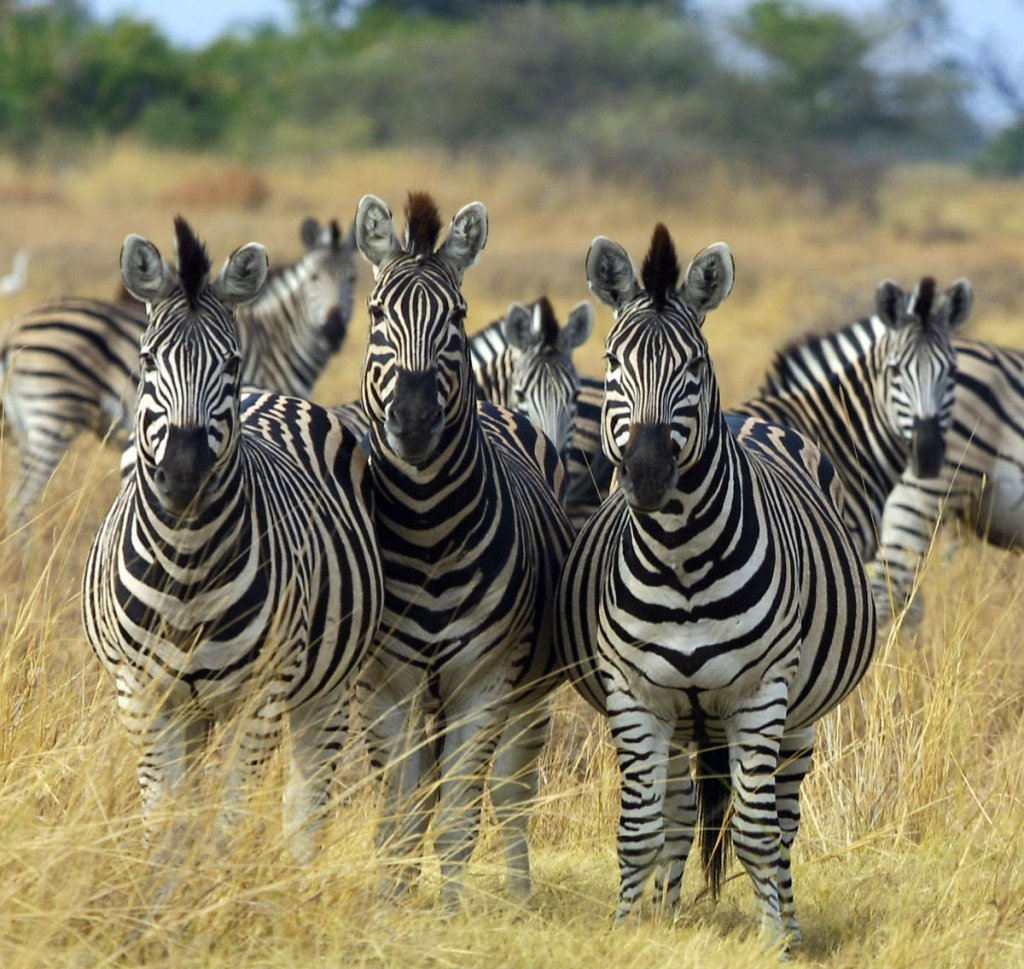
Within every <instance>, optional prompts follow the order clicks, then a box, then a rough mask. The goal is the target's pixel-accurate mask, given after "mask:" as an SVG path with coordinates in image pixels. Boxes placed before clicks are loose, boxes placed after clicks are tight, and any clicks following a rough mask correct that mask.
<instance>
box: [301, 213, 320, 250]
mask: <svg viewBox="0 0 1024 969" xmlns="http://www.w3.org/2000/svg"><path fill="white" fill-rule="evenodd" d="M299 237H300V238H301V239H302V244H303V245H304V246H305V247H306V248H307V249H315V248H316V247H317V245H318V244H319V242H320V223H319V222H318V221H317V220H316V219H315V218H313V216H309V217H308V218H305V219H303V220H302V227H301V228H300V229H299Z"/></svg>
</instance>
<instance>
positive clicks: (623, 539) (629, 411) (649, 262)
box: [556, 224, 875, 941]
mask: <svg viewBox="0 0 1024 969" xmlns="http://www.w3.org/2000/svg"><path fill="white" fill-rule="evenodd" d="M586 266H587V277H588V279H589V282H590V287H591V290H592V291H593V293H594V294H595V296H597V297H598V298H599V299H600V300H602V301H603V302H605V303H607V304H608V305H610V306H611V307H613V308H614V310H615V319H614V324H613V327H612V329H611V332H610V333H609V334H608V337H607V341H606V344H605V349H606V355H605V359H606V368H607V369H606V377H605V387H606V396H605V404H604V410H603V415H602V424H601V430H602V440H603V444H604V448H605V450H606V451H607V453H608V456H609V458H610V459H611V460H612V462H613V463H614V464H615V466H616V468H617V473H618V479H619V483H620V488H619V489H618V490H617V491H615V492H614V493H613V494H612V495H611V497H610V498H609V499H608V500H606V501H605V502H604V504H603V505H602V506H601V508H600V510H599V511H598V513H597V514H596V515H595V516H594V517H593V518H591V519H590V520H589V521H588V522H587V523H586V524H585V525H584V526H583V528H582V530H581V531H580V533H579V534H578V535H577V537H576V541H575V543H574V544H573V547H572V550H571V551H570V553H569V556H568V558H567V559H566V562H565V567H564V569H563V572H562V579H561V581H560V583H559V589H558V602H557V632H556V648H557V651H558V655H559V659H560V661H561V662H562V663H563V664H565V667H566V668H567V670H568V672H569V675H570V676H571V678H572V679H573V682H574V683H575V685H576V686H577V688H578V689H579V691H580V692H581V693H582V695H583V696H584V697H585V698H586V699H587V700H588V701H589V702H590V703H591V704H592V705H593V706H594V707H596V708H597V710H599V711H600V712H602V713H604V714H605V715H606V716H607V717H608V718H609V722H610V727H611V736H612V740H613V742H614V744H615V747H616V751H617V754H618V761H619V767H620V771H621V778H622V800H621V814H620V821H619V828H618V855H619V869H620V876H621V881H620V890H619V898H618V907H617V910H616V918H617V920H620V921H621V920H623V919H625V918H626V917H627V916H628V915H629V913H630V912H631V911H632V909H633V907H634V905H635V903H636V901H637V899H638V898H639V896H640V895H641V893H642V891H643V888H644V885H645V883H646V882H647V880H648V878H649V876H650V875H651V873H652V872H653V871H654V870H655V868H658V870H659V877H658V881H659V883H660V889H661V891H662V892H663V895H664V900H665V902H666V903H667V904H669V905H676V904H678V901H679V893H680V883H681V879H682V872H683V866H684V864H685V861H686V858H687V855H688V853H689V849H690V846H691V843H692V841H693V838H694V834H695V829H696V828H697V825H698V817H700V818H702V822H701V826H702V830H703V834H702V846H703V854H704V860H705V868H706V871H707V874H708V876H709V882H710V885H711V888H712V891H713V892H714V893H717V891H718V887H719V884H720V881H721V876H722V864H723V860H724V859H723V850H722V849H721V848H720V847H719V845H718V841H719V837H720V834H721V828H722V825H723V819H724V817H725V809H726V803H727V801H728V798H729V788H730V787H731V790H732V800H733V802H734V809H735V810H734V816H733V820H732V843H733V845H734V847H735V850H736V853H737V855H738V856H739V858H740V860H741V861H742V863H743V865H744V866H745V868H746V870H747V872H748V873H749V875H750V877H751V879H752V881H753V884H754V889H755V892H756V895H757V898H758V899H759V902H760V908H761V913H762V919H763V922H764V923H765V924H766V926H767V927H768V928H769V930H770V931H771V932H772V933H773V934H774V935H776V936H778V937H780V938H783V939H785V940H787V941H794V940H796V939H797V938H798V937H799V935H798V929H797V922H796V915H795V910H794V905H793V891H792V878H791V872H790V848H791V846H792V843H793V840H794V838H795V836H796V833H797V827H798V824H799V817H800V805H799V790H800V782H801V781H802V779H803V777H804V775H805V774H806V772H807V770H808V769H809V766H810V761H811V752H812V746H813V739H814V726H813V725H814V722H815V721H816V720H818V719H819V718H820V717H821V716H822V715H823V714H825V713H826V712H827V711H828V710H830V709H831V708H832V707H834V706H835V705H836V704H837V703H838V702H839V701H840V700H841V699H842V698H843V697H844V696H846V695H847V694H848V693H849V692H850V690H852V689H853V688H854V686H855V685H856V684H857V682H858V681H859V680H860V678H861V677H862V675H863V674H864V671H865V669H866V668H867V665H868V663H869V661H870V659H871V657H872V655H873V652H874V648H875V613H874V607H873V603H872V600H871V592H870V587H869V584H868V581H867V577H866V575H865V573H864V569H863V566H862V565H861V563H860V562H859V560H858V557H857V554H856V551H855V550H854V548H853V545H852V542H851V540H850V537H849V535H848V534H847V532H846V529H845V528H844V527H843V523H842V519H841V517H840V515H839V511H838V506H839V505H840V504H841V497H842V489H841V486H840V485H839V483H838V479H837V478H836V477H835V475H834V472H833V471H832V469H831V466H830V465H829V463H828V461H827V459H826V458H825V457H824V456H823V455H822V454H821V453H820V452H819V451H818V450H817V448H815V447H814V445H813V444H811V443H810V442H809V441H807V440H806V439H804V438H802V437H801V436H800V435H799V434H797V433H796V432H795V431H793V430H791V429H789V428H785V427H781V426H778V425H772V424H767V423H763V422H761V421H758V420H754V419H749V418H737V417H733V418H729V419H727V418H726V417H725V416H724V415H723V413H722V410H721V404H720V401H719V391H718V385H717V382H716V380H715V375H714V371H713V370H712V368H711V365H710V361H709V358H708V347H707V342H706V340H705V338H704V335H703V334H702V332H701V325H702V323H703V320H704V316H705V314H706V313H707V312H708V311H709V310H711V309H713V308H715V307H716V306H718V305H719V304H720V303H721V302H722V301H723V300H724V299H725V298H726V296H727V295H728V294H729V291H730V289H731V287H732V282H733V272H734V269H733V260H732V255H731V253H730V251H729V248H728V247H727V246H726V245H725V244H724V243H716V244H715V245H712V246H709V247H708V248H706V249H704V250H703V251H701V252H700V253H698V254H697V256H696V257H695V258H694V259H693V261H692V263H691V264H690V266H689V268H688V269H687V271H686V274H685V278H684V283H683V285H682V287H681V288H680V287H679V285H678V284H679V274H680V268H679V263H678V261H677V256H676V251H675V247H674V245H673V242H672V240H671V237H670V236H669V233H668V231H667V230H666V229H665V227H664V226H663V225H660V224H659V225H658V226H657V227H656V228H655V230H654V235H653V238H652V241H651V246H650V250H649V252H648V253H647V256H646V259H645V261H644V265H643V270H642V279H638V278H637V275H636V273H635V271H634V269H633V266H632V264H631V262H630V260H629V256H628V255H627V254H626V252H625V250H623V249H622V248H621V247H620V246H619V245H618V244H617V243H615V242H612V241H611V240H609V239H606V238H603V237H598V238H597V239H595V241H594V243H593V245H592V246H591V249H590V252H589V254H588V256H587V262H586ZM692 745H696V758H695V771H696V782H694V779H693V778H692V777H691V772H690V758H689V755H688V752H689V749H690V747H691V746H692ZM725 778H728V779H729V782H730V783H729V784H726V783H725Z"/></svg>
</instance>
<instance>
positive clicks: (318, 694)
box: [82, 218, 383, 867]
mask: <svg viewBox="0 0 1024 969" xmlns="http://www.w3.org/2000/svg"><path fill="white" fill-rule="evenodd" d="M175 226H176V232H177V239H178V271H177V272H175V271H174V270H172V269H170V268H169V267H168V266H167V265H166V264H165V263H164V262H163V260H162V259H161V258H160V254H159V252H158V251H157V250H156V248H155V247H154V246H153V245H152V244H151V243H149V242H147V241H146V240H144V239H141V238H140V237H138V236H129V237H128V239H127V240H126V242H125V246H124V249H123V252H122V273H123V276H124V281H125V284H126V285H127V286H128V288H129V289H130V290H131V291H132V292H133V293H134V294H135V295H136V296H138V297H139V298H140V299H143V300H145V301H146V303H147V306H148V311H149V313H150V317H151V323H150V326H149V327H148V328H147V330H146V333H145V335H144V337H143V351H142V352H143V379H142V382H141V386H140V399H139V402H138V407H137V408H136V412H135V427H136V441H137V446H136V447H135V448H132V449H130V451H129V452H128V458H127V460H128V461H129V464H128V467H127V469H126V471H127V473H126V475H125V480H124V483H123V486H122V488H121V491H120V492H119V493H118V495H117V497H116V499H115V501H114V504H113V505H112V507H111V509H110V511H109V512H108V514H107V516H106V518H105V519H104V521H103V524H102V525H101V527H100V530H99V532H98V534H97V536H96V539H95V540H94V542H93V545H92V548H91V550H90V553H89V558H88V561H87V564H86V569H85V575H84V578H83V584H82V602H83V605H82V612H83V622H84V625H85V630H86V635H87V637H88V639H89V642H90V644H91V646H92V647H93V650H94V652H95V653H96V655H97V657H98V658H99V660H100V662H101V664H102V665H103V667H104V668H105V670H106V671H107V672H108V673H109V675H110V676H111V678H112V679H113V680H114V683H115V687H116V692H117V700H118V707H119V710H120V714H121V719H122V721H123V723H124V724H125V726H126V728H127V729H128V731H129V733H130V734H131V735H132V739H133V740H134V742H135V743H136V745H137V746H138V747H139V749H140V757H139V783H140V787H141V789H142V795H143V806H144V810H145V812H146V815H147V819H148V820H149V821H150V822H151V823H152V822H153V820H154V812H155V811H156V809H157V808H159V807H160V806H161V805H163V804H164V803H165V802H166V801H167V800H168V799H169V798H170V797H172V796H173V795H175V794H177V793H181V792H183V791H184V790H185V789H186V787H187V786H188V781H189V779H190V774H191V772H192V770H193V769H194V766H193V761H194V760H195V759H196V755H197V753H198V751H199V748H200V747H201V745H202V744H203V743H204V742H205V739H206V738H207V737H208V735H209V731H210V728H211V727H212V726H214V725H215V724H218V723H230V725H231V728H232V729H233V730H235V731H237V732H236V733H235V734H234V736H235V737H237V742H236V743H233V744H228V745H227V746H226V749H225V750H224V756H223V758H222V760H223V763H224V766H225V772H226V775H227V779H226V793H225V797H224V800H223V804H222V817H221V825H222V829H223V830H222V833H223V834H229V833H230V832H231V828H232V827H233V825H234V823H235V821H236V820H237V816H238V810H239V801H240V797H241V793H242V790H243V788H244V786H245V785H246V784H247V783H249V782H251V781H252V780H253V778H254V777H255V776H256V775H257V773H258V771H259V770H260V768H261V766H262V765H263V764H264V763H265V762H266V760H267V759H268V758H269V757H270V755H271V754H272V753H273V751H274V749H275V748H276V747H277V746H278V744H279V742H280V739H281V735H282V731H283V727H284V721H285V720H286V719H287V721H288V725H289V732H290V738H291V744H290V772H289V781H288V787H287V790H286V793H285V818H284V820H285V835H286V838H287V840H288V842H289V847H290V848H291V849H292V851H293V853H294V854H295V856H296V857H298V858H299V859H303V860H304V859H308V858H309V856H310V854H311V853H312V851H313V850H314V848H315V845H316V832H317V829H318V827H319V825H320V824H321V823H322V821H323V820H324V817H325V812H326V807H327V803H328V795H329V791H330V787H331V773H332V770H333V766H334V763H335V761H336V757H337V754H338V751H339V750H340V747H341V743H342V740H343V737H344V730H345V727H346V724H347V691H348V689H349V686H350V681H351V679H352V677H353V675H354V673H355V671H356V669H357V668H358V666H359V664H360V663H361V662H362V660H363V658H364V655H365V652H366V649H367V647H368V646H369V643H370V641H371V638H372V636H373V633H374V632H375V631H376V628H377V625H378V623H379V620H380V616H381V609H382V605H383V577H382V572H381V563H380V555H379V551H378V548H377V544H376V540H375V535H374V528H373V521H372V514H371V509H372V494H371V492H370V488H369V475H368V466H367V458H366V455H365V453H364V452H363V451H362V449H361V448H360V447H359V446H358V443H357V441H356V439H355V438H354V437H353V436H352V435H351V434H350V433H349V432H348V431H346V430H345V429H344V427H343V426H342V425H341V424H340V423H339V422H338V421H337V420H336V419H335V418H333V417H331V415H329V414H328V413H327V412H326V411H324V410H322V409H321V408H319V407H316V406H315V405H314V404H311V403H309V402H308V401H305V400H302V399H300V398H295V397H285V396H282V395H277V394H269V393H265V394H249V395H247V396H245V397H240V392H239V386H238V385H239V361H240V356H239V348H238V335H237V333H236V331H235V326H234V320H233V313H232V310H233V308H234V307H235V306H237V305H239V304H240V303H242V302H244V301H246V300H249V299H252V298H253V297H254V296H255V295H256V293H257V292H258V291H259V288H260V286H262V285H263V281H264V278H265V275H266V264H267V263H266V253H265V251H264V249H263V247H262V246H259V245H257V244H255V243H251V244H249V245H247V246H244V247H242V248H241V249H239V250H237V251H236V252H235V253H234V254H233V255H232V257H231V258H230V259H229V260H228V261H227V263H226V264H225V267H224V270H223V271H222V272H221V274H220V275H219V276H218V277H217V279H216V280H215V281H213V282H210V280H209V270H210V263H209V259H208V257H207V255H206V249H205V247H204V246H203V245H202V243H200V242H199V240H198V239H196V237H195V236H194V234H193V233H192V231H191V229H190V228H189V227H188V225H187V224H186V223H185V222H184V221H183V220H181V219H180V218H179V219H178V220H176V223H175ZM182 825H183V822H174V823H172V825H171V828H170V830H168V831H166V832H165V835H166V841H165V843H164V844H163V846H162V851H163V853H164V857H163V858H162V864H163V865H166V866H168V867H170V866H171V865H172V863H176V862H177V861H179V860H180V858H181V849H182V843H183V838H182V835H183V834H184V833H185V832H183V831H181V830H180V828H181V827H182Z"/></svg>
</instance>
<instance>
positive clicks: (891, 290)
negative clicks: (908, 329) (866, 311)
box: [875, 279, 907, 328]
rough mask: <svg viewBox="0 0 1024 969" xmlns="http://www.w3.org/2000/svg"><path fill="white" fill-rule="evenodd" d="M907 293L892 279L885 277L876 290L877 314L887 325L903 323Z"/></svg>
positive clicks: (895, 325) (896, 325)
mask: <svg viewBox="0 0 1024 969" xmlns="http://www.w3.org/2000/svg"><path fill="white" fill-rule="evenodd" d="M906 308H907V295H906V293H904V292H903V290H902V289H901V288H900V287H899V286H897V285H896V283H894V282H893V281H892V280H891V279H883V280H882V281H881V282H880V283H879V284H878V289H876V290H875V316H877V317H878V318H879V319H880V320H881V321H882V323H884V324H885V326H887V327H890V328H892V327H898V326H901V325H902V324H903V316H904V313H905V312H906Z"/></svg>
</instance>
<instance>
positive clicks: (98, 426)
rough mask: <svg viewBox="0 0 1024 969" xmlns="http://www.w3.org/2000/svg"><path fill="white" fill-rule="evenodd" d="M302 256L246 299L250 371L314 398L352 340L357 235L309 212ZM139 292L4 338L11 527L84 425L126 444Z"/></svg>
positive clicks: (92, 302) (71, 310) (245, 356)
mask: <svg viewBox="0 0 1024 969" xmlns="http://www.w3.org/2000/svg"><path fill="white" fill-rule="evenodd" d="M300 234H301V237H302V241H303V243H304V245H305V246H306V249H307V251H306V253H305V255H304V256H303V257H302V258H301V259H299V260H298V261H297V262H295V263H293V264H290V265H287V266H284V267H282V268H281V269H280V270H277V271H276V272H274V273H272V274H271V275H270V277H269V278H268V281H267V284H266V286H265V288H264V291H263V293H262V294H261V295H260V296H259V297H258V298H257V299H256V300H254V301H253V302H252V303H251V304H249V305H246V306H241V307H239V310H238V314H237V319H238V327H239V336H240V341H241V346H242V379H243V382H244V383H246V384H247V385H251V386H254V387H259V388H262V389H265V390H273V391H276V392H278V393H284V394H291V395H294V396H296V397H308V396H309V395H310V393H311V391H312V389H313V384H314V383H315V381H316V379H317V377H318V376H319V375H320V373H321V372H322V371H323V369H324V367H325V366H326V364H327V362H328V360H329V359H330V357H331V356H332V355H333V354H334V353H336V352H337V351H338V349H339V348H340V347H341V344H342V342H343V340H344V338H345V334H346V331H347V328H348V321H349V319H350V318H351V315H352V299H353V290H354V287H355V274H356V262H355V242H354V239H353V238H352V237H351V235H349V236H348V237H345V236H343V235H342V233H341V230H340V228H339V226H338V223H337V222H336V221H334V220H332V221H331V222H330V224H329V225H327V226H322V225H321V224H320V223H319V222H318V221H317V220H316V219H314V218H312V217H310V218H307V219H306V220H305V221H304V222H303V223H302V226H301V230H300ZM146 322H147V320H146V312H145V308H144V307H143V306H141V305H139V304H138V303H137V302H130V303H126V302H124V301H122V300H98V299H84V298H83V299H74V298H67V299H60V300H56V301H52V302H49V303H45V304H42V305H40V306H37V307H35V308H33V309H30V310H28V311H27V312H26V313H24V314H22V315H21V316H19V317H17V318H15V320H13V321H12V323H11V325H10V326H9V328H8V329H7V331H6V332H5V334H4V337H3V339H2V341H0V388H2V389H0V403H2V405H3V413H4V418H5V420H6V423H7V425H8V427H9V428H10V429H11V431H12V433H13V436H14V439H15V441H16V443H17V446H18V451H19V455H20V461H19V467H18V471H17V473H16V475H15V476H14V478H13V479H12V482H11V484H10V486H9V489H8V506H9V515H8V532H9V533H10V532H17V531H19V530H21V529H22V528H23V527H24V526H25V525H26V524H27V523H28V521H29V519H30V517H31V514H32V510H33V508H34V507H35V504H36V502H37V501H38V499H39V496H40V494H41V493H42V491H43V489H44V488H45V487H46V483H47V482H48V481H49V479H50V477H51V476H52V475H53V473H54V471H55V470H56V468H57V465H58V464H59V463H60V460H61V458H62V457H63V456H64V453H65V452H66V451H67V449H68V448H69V447H70V446H71V444H72V442H73V441H74V440H75V439H76V438H77V437H79V435H81V434H82V433H84V432H87V431H91V432H92V433H94V434H96V435H97V436H98V437H100V438H101V439H104V440H108V441H111V442H112V443H115V444H117V445H123V444H124V442H125V441H126V440H127V437H128V434H129V432H130V430H131V427H132V407H133V403H134V400H135V389H136V385H137V382H138V358H139V340H140V339H141V337H142V333H143V330H145V328H146Z"/></svg>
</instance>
